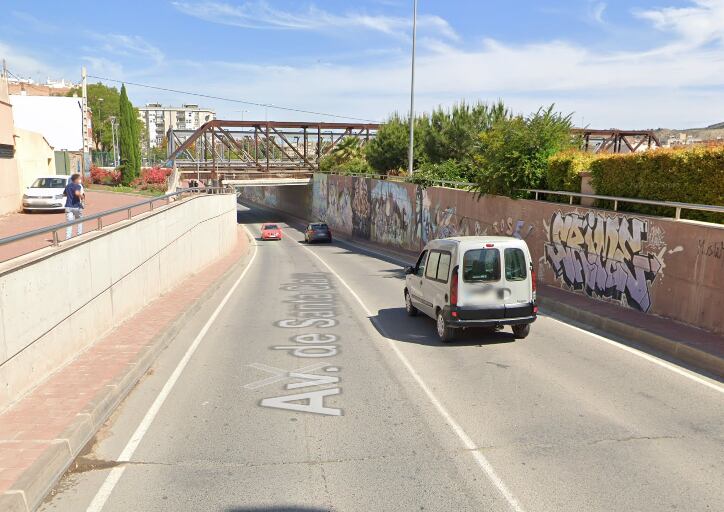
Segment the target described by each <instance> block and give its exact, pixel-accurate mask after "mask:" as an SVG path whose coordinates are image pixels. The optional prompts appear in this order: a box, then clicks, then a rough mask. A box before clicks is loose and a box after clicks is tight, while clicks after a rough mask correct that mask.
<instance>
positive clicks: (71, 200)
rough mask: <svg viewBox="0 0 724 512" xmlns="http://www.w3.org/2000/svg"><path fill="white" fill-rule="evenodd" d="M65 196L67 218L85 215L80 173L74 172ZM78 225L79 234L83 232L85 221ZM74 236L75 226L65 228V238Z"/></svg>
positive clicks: (64, 193)
mask: <svg viewBox="0 0 724 512" xmlns="http://www.w3.org/2000/svg"><path fill="white" fill-rule="evenodd" d="M63 195H64V196H65V218H66V220H67V221H69V222H70V221H73V220H76V219H80V218H82V217H83V213H82V212H83V185H81V184H80V174H73V175H72V176H71V177H70V181H69V182H68V185H67V186H66V187H65V191H64V192H63ZM76 226H78V236H80V235H82V234H83V223H80V224H76ZM72 236H73V226H68V227H67V228H65V239H66V240H69V239H70V238H71V237H72Z"/></svg>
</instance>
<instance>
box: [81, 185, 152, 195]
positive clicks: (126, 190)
mask: <svg viewBox="0 0 724 512" xmlns="http://www.w3.org/2000/svg"><path fill="white" fill-rule="evenodd" d="M84 186H85V188H86V189H88V190H100V191H103V192H116V193H120V194H133V195H137V196H146V197H158V196H162V195H164V194H165V193H166V191H165V190H160V189H147V190H140V189H137V188H133V187H127V186H125V185H98V184H97V183H93V184H91V185H84Z"/></svg>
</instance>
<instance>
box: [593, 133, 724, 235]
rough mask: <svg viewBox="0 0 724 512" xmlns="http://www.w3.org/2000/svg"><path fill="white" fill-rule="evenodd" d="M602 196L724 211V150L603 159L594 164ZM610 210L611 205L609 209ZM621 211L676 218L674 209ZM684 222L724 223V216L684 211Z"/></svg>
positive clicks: (700, 149)
mask: <svg viewBox="0 0 724 512" xmlns="http://www.w3.org/2000/svg"><path fill="white" fill-rule="evenodd" d="M591 175H592V179H593V186H594V188H595V190H596V193H597V194H599V195H609V196H619V197H635V198H639V199H653V200H658V201H678V202H683V203H697V204H708V205H724V147H721V146H719V147H694V148H687V149H684V150H671V149H657V150H653V151H646V152H644V153H634V154H627V155H600V156H598V157H597V158H596V159H595V160H593V161H592V162H591ZM607 206H608V205H607ZM619 209H620V210H623V211H631V212H639V213H648V214H653V215H667V216H670V215H672V213H673V211H672V209H671V208H666V207H660V206H646V205H634V204H627V203H619ZM682 217H684V218H688V219H697V220H705V221H709V222H718V223H724V214H720V213H713V212H699V211H686V210H684V211H682Z"/></svg>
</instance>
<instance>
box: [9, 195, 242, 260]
mask: <svg viewBox="0 0 724 512" xmlns="http://www.w3.org/2000/svg"><path fill="white" fill-rule="evenodd" d="M221 193H229V194H230V193H234V189H233V187H206V188H201V187H199V188H186V189H182V190H177V191H176V192H171V193H169V194H165V195H163V196H158V197H152V198H149V199H145V200H143V201H139V202H137V203H133V204H129V205H126V206H120V207H118V208H113V209H110V210H104V211H102V212H98V213H94V214H92V215H88V216H84V217H83V218H81V219H76V220H72V221H66V222H61V223H59V224H53V225H51V226H46V227H43V228H38V229H33V230H30V231H24V232H22V233H18V234H15V235H11V236H8V237H5V238H0V247H4V246H9V245H11V244H18V245H23V246H24V247H23V248H22V249H21V250H19V251H5V252H6V254H5V255H4V256H2V257H0V262H4V261H8V260H10V259H12V258H16V257H18V256H22V255H24V254H27V253H30V252H33V251H36V250H38V249H42V248H44V247H50V246H58V245H60V242H61V239H60V235H59V233H60V232H61V231H63V230H66V229H68V228H73V227H74V226H77V225H78V224H83V227H84V228H90V229H84V233H85V232H90V231H101V230H103V229H104V228H107V227H108V226H111V225H113V224H116V223H118V222H122V221H126V220H131V219H132V218H133V217H136V216H138V215H142V214H144V213H148V212H151V211H153V210H154V209H155V208H158V207H159V204H160V203H162V204H160V206H166V205H168V204H170V203H171V202H172V201H176V200H178V199H181V198H183V197H184V196H190V195H197V194H221ZM104 219H105V220H110V222H104ZM43 236H49V237H50V238H49V239H43V240H40V241H39V240H37V239H38V237H43ZM23 249H27V250H23Z"/></svg>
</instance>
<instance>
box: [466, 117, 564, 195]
mask: <svg viewBox="0 0 724 512" xmlns="http://www.w3.org/2000/svg"><path fill="white" fill-rule="evenodd" d="M574 144H575V142H574V141H573V140H572V138H571V114H569V115H563V114H560V113H558V112H555V111H554V106H553V105H551V106H550V107H548V108H547V109H544V108H541V109H539V110H538V111H537V112H536V113H535V114H532V115H531V116H528V117H523V116H514V117H503V118H501V119H498V120H497V121H495V122H494V123H493V125H492V127H491V128H490V129H489V130H487V131H484V132H482V133H481V134H480V136H479V141H478V145H477V148H476V154H475V163H476V164H477V165H478V166H479V170H478V171H477V172H476V174H475V183H476V189H477V191H478V192H479V193H480V194H499V195H508V196H511V197H518V196H520V195H521V192H520V189H524V188H540V187H544V186H545V185H546V183H545V181H546V171H547V166H548V159H549V158H550V157H551V156H552V155H554V154H555V153H558V152H559V151H562V150H564V149H568V148H570V147H572V146H573V145H574Z"/></svg>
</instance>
